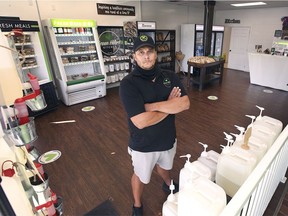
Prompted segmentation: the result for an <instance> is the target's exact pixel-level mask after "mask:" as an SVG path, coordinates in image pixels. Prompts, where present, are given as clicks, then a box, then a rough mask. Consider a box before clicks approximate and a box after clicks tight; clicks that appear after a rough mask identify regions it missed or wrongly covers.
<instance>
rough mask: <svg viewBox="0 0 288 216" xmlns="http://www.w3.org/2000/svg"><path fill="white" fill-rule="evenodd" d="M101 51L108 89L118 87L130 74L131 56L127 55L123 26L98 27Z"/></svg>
mask: <svg viewBox="0 0 288 216" xmlns="http://www.w3.org/2000/svg"><path fill="white" fill-rule="evenodd" d="M97 29H98V34H99V40H100V45H101V51H102V55H103V59H104V67H105V73H106V88H107V89H109V88H113V87H118V86H119V85H120V81H121V80H122V79H123V78H124V77H125V76H126V75H127V74H128V73H129V72H130V70H131V60H130V56H129V55H126V54H125V45H124V41H125V38H124V30H123V27H122V26H98V28H97Z"/></svg>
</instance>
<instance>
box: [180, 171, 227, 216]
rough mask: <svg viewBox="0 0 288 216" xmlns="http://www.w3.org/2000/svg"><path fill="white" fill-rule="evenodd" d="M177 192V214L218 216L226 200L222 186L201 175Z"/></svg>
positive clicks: (182, 215) (184, 215)
mask: <svg viewBox="0 0 288 216" xmlns="http://www.w3.org/2000/svg"><path fill="white" fill-rule="evenodd" d="M178 193H179V194H178V216H187V215H201V216H218V215H219V214H220V213H221V211H222V210H223V209H224V207H225V206H226V202H227V200H226V194H225V191H224V190H223V188H221V187H220V186H219V185H217V184H215V183H214V182H212V181H211V180H209V179H207V178H205V177H202V176H200V177H198V178H196V179H194V180H192V181H191V183H189V184H187V185H185V187H184V188H183V190H181V191H179V192H178Z"/></svg>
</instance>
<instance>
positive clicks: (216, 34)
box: [194, 25, 224, 57]
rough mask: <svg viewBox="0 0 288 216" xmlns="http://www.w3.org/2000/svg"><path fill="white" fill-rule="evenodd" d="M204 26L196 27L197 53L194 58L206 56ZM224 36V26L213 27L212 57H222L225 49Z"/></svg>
mask: <svg viewBox="0 0 288 216" xmlns="http://www.w3.org/2000/svg"><path fill="white" fill-rule="evenodd" d="M203 31H204V26H203V25H195V51H194V56H203V55H204V45H203V34H204V32H203ZM223 36H224V26H213V27H212V38H211V51H210V55H211V56H217V57H219V56H221V55H222V47H223Z"/></svg>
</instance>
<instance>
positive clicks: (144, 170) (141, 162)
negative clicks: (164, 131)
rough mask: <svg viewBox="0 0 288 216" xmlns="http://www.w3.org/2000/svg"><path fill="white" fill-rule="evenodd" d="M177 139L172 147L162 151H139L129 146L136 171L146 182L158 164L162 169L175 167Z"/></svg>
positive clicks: (146, 182)
mask: <svg viewBox="0 0 288 216" xmlns="http://www.w3.org/2000/svg"><path fill="white" fill-rule="evenodd" d="M176 147H177V140H175V143H174V146H173V148H172V149H169V150H167V151H160V152H139V151H134V150H133V149H131V148H129V147H128V153H129V154H130V155H131V159H132V165H133V167H134V173H135V174H136V175H137V176H138V177H139V179H140V181H141V182H143V183H144V184H148V183H149V182H150V178H151V174H152V172H153V169H154V167H155V165H156V164H158V165H159V166H160V167H161V168H162V169H165V170H171V169H172V167H173V161H174V156H175V154H176Z"/></svg>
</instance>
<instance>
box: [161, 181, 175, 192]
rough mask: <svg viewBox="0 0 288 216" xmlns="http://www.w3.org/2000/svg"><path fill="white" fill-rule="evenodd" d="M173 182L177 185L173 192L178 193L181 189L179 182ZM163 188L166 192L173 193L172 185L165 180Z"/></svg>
mask: <svg viewBox="0 0 288 216" xmlns="http://www.w3.org/2000/svg"><path fill="white" fill-rule="evenodd" d="M173 184H174V186H175V189H174V190H173V194H175V193H177V192H178V191H179V184H177V183H175V182H173ZM162 189H163V191H165V192H166V193H171V190H170V187H169V186H168V185H167V184H166V183H165V182H163V185H162Z"/></svg>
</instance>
